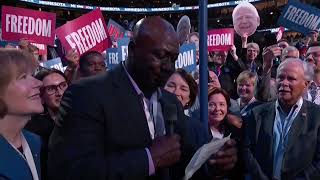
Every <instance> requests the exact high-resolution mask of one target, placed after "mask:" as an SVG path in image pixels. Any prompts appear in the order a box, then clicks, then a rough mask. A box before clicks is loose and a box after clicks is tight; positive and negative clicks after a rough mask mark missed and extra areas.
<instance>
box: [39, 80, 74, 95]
mask: <svg viewBox="0 0 320 180" xmlns="http://www.w3.org/2000/svg"><path fill="white" fill-rule="evenodd" d="M58 88H59V89H60V90H62V91H65V90H66V89H67V88H68V83H67V81H63V82H61V83H59V84H58V85H48V86H43V87H42V91H44V92H46V93H47V94H48V95H52V94H55V93H57V91H58Z"/></svg>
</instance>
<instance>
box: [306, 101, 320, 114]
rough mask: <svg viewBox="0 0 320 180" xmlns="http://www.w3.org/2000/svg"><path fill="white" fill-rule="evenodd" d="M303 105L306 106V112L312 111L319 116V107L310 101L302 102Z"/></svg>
mask: <svg viewBox="0 0 320 180" xmlns="http://www.w3.org/2000/svg"><path fill="white" fill-rule="evenodd" d="M303 103H305V104H306V107H307V110H308V111H309V112H310V111H314V112H317V113H319V114H320V105H317V104H315V103H312V102H310V101H307V100H304V101H303Z"/></svg>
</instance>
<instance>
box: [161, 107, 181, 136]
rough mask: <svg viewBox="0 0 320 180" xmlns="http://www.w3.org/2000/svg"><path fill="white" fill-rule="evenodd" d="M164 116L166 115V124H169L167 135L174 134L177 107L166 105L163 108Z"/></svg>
mask: <svg viewBox="0 0 320 180" xmlns="http://www.w3.org/2000/svg"><path fill="white" fill-rule="evenodd" d="M164 114H166V115H167V118H168V119H166V120H167V122H168V124H169V132H167V135H172V134H174V126H175V124H176V122H177V121H178V112H177V106H176V105H175V104H167V105H165V106H164Z"/></svg>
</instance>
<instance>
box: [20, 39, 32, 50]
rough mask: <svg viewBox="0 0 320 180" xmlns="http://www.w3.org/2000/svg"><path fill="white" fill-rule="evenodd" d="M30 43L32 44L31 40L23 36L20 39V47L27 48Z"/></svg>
mask: <svg viewBox="0 0 320 180" xmlns="http://www.w3.org/2000/svg"><path fill="white" fill-rule="evenodd" d="M29 44H30V42H29V41H28V40H27V39H26V38H22V39H20V41H19V48H20V49H24V50H27V49H28V45H29Z"/></svg>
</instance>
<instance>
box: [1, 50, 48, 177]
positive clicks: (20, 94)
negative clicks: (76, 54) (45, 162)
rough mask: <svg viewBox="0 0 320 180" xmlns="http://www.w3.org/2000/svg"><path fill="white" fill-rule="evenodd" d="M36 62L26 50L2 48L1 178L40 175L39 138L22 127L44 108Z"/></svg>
mask: <svg viewBox="0 0 320 180" xmlns="http://www.w3.org/2000/svg"><path fill="white" fill-rule="evenodd" d="M36 66H37V64H36V62H35V61H34V60H33V58H32V55H31V54H29V53H27V52H24V51H22V50H16V49H0V67H1V68H0V179H10V180H38V179H40V178H39V177H40V146H41V142H40V138H39V137H38V136H36V135H34V134H32V133H30V132H28V131H26V130H23V128H24V126H25V125H26V124H27V122H28V121H29V120H30V118H31V115H33V114H38V113H41V112H42V111H43V106H42V104H41V99H40V96H39V95H40V91H39V89H40V87H41V86H42V82H41V81H39V80H37V79H35V78H34V77H33V76H32V74H33V72H34V70H35V68H36Z"/></svg>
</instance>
